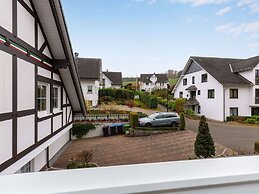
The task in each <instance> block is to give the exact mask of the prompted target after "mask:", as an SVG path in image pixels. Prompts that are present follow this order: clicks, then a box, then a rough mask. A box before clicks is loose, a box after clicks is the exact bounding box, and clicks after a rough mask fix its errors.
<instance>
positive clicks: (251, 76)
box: [240, 64, 259, 114]
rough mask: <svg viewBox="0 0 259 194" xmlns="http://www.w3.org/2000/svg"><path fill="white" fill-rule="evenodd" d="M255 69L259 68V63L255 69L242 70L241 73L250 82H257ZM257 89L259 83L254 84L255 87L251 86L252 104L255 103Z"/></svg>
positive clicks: (250, 100) (250, 99)
mask: <svg viewBox="0 0 259 194" xmlns="http://www.w3.org/2000/svg"><path fill="white" fill-rule="evenodd" d="M255 70H259V64H258V65H257V66H256V67H255V68H254V69H253V70H250V71H244V72H240V75H242V76H243V77H245V78H246V79H248V80H249V81H250V82H252V83H253V84H255ZM255 89H259V85H254V86H253V87H251V88H250V90H251V91H250V94H251V95H250V98H249V102H250V105H255ZM250 114H251V113H250Z"/></svg>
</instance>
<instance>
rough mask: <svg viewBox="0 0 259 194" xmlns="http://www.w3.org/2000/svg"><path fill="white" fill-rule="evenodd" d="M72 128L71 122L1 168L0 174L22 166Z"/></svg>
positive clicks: (14, 170) (9, 172)
mask: <svg viewBox="0 0 259 194" xmlns="http://www.w3.org/2000/svg"><path fill="white" fill-rule="evenodd" d="M71 128H72V124H71V125H69V126H68V127H66V128H65V129H64V130H62V131H61V132H59V133H58V134H57V135H55V136H54V137H52V138H50V139H49V140H47V141H46V142H44V143H43V144H41V145H40V146H38V147H37V148H35V149H34V150H32V151H31V152H30V153H28V154H27V155H26V156H24V157H23V158H21V159H20V160H18V161H17V162H15V163H14V164H13V165H11V166H9V167H8V168H6V169H5V170H3V171H2V172H1V173H0V174H13V173H15V172H17V171H18V170H19V169H20V168H21V167H22V166H24V165H25V164H26V163H28V162H29V161H31V160H33V159H34V158H35V157H36V156H37V155H39V154H40V153H41V152H42V151H43V150H45V149H46V148H47V147H48V146H50V145H51V144H53V143H54V142H56V141H57V140H58V139H59V138H60V137H61V136H62V135H63V134H65V133H67V132H68V131H69V130H70V129H71Z"/></svg>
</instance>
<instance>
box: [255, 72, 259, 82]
mask: <svg viewBox="0 0 259 194" xmlns="http://www.w3.org/2000/svg"><path fill="white" fill-rule="evenodd" d="M255 85H259V70H255Z"/></svg>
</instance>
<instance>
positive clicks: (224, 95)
mask: <svg viewBox="0 0 259 194" xmlns="http://www.w3.org/2000/svg"><path fill="white" fill-rule="evenodd" d="M226 90H227V89H226V88H224V86H223V121H226Z"/></svg>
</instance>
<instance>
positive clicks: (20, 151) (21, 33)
mask: <svg viewBox="0 0 259 194" xmlns="http://www.w3.org/2000/svg"><path fill="white" fill-rule="evenodd" d="M1 6H2V7H3V8H4V9H2V11H1V15H4V17H0V69H1V71H0V94H1V96H0V172H2V171H4V173H14V172H16V171H19V169H20V168H21V167H22V166H23V165H25V164H26V163H28V162H29V161H31V160H34V161H33V162H34V165H33V166H34V167H35V168H34V169H33V170H34V171H38V170H40V169H41V168H42V167H43V166H44V165H46V161H47V159H51V157H53V156H54V155H55V154H56V153H57V151H58V150H59V149H54V148H57V147H58V148H61V147H62V146H64V144H65V143H66V142H67V141H68V140H69V138H68V136H69V130H70V129H71V123H72V107H71V105H70V101H69V98H68V96H67V95H66V90H65V88H64V86H63V84H62V80H61V77H60V75H59V72H58V71H57V70H55V69H53V68H52V64H53V60H52V56H53V55H52V52H51V49H50V47H49V46H48V45H49V44H48V42H47V39H46V36H45V35H44V29H42V27H41V24H40V22H39V20H38V17H37V13H36V12H35V9H34V6H33V4H32V1H31V0H1ZM42 83H43V84H45V85H47V86H48V91H47V102H48V103H47V111H46V112H39V111H38V100H37V95H38V93H37V92H38V84H42ZM53 87H56V88H58V103H59V105H58V107H57V108H54V107H53V104H52V103H53ZM64 130H65V131H64ZM61 132H62V134H61ZM64 134H66V135H64ZM59 136H60V137H59ZM53 138H55V139H57V142H60V144H58V145H56V143H55V142H53V141H52V140H51V139H53ZM52 144H54V145H53V146H52ZM49 147H52V148H53V147H54V148H53V149H52V150H51V157H50V155H49V151H47V150H49ZM35 150H37V152H36V151H35ZM32 153H34V154H37V155H34V156H32ZM8 169H10V170H8Z"/></svg>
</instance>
